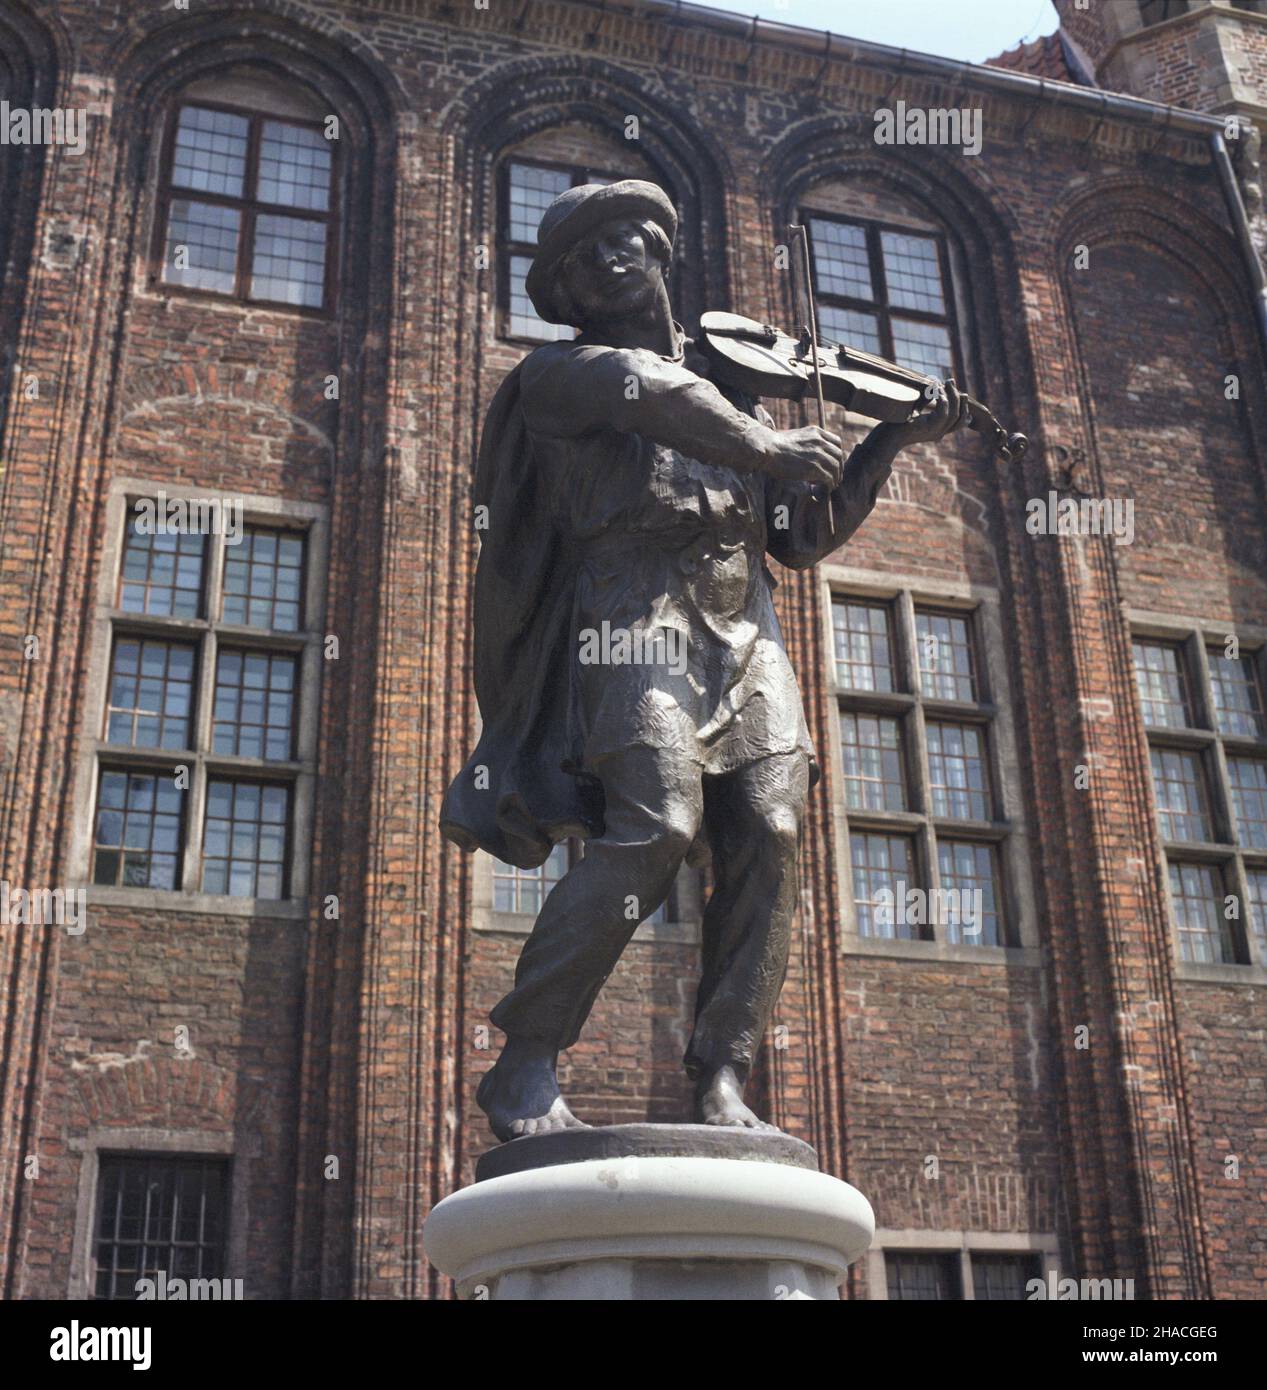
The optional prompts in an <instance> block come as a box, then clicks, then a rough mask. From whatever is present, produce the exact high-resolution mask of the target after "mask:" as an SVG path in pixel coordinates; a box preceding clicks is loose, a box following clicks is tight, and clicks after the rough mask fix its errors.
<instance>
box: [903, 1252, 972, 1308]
mask: <svg viewBox="0 0 1267 1390" xmlns="http://www.w3.org/2000/svg"><path fill="white" fill-rule="evenodd" d="M884 1273H885V1278H886V1281H887V1283H888V1294H889V1298H890V1299H893V1300H899V1299H900V1300H903V1301H909V1302H917V1303H933V1302H942V1301H946V1300H953V1299H960V1298H962V1297H963V1285H962V1281H961V1280H960V1277H959V1256H958V1255H953V1254H952V1255H934V1254H928V1255H925V1254H905V1253H902V1254H899V1253H897V1252H895V1251H885V1255H884Z"/></svg>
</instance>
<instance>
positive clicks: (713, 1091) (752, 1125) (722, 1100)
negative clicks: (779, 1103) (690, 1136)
mask: <svg viewBox="0 0 1267 1390" xmlns="http://www.w3.org/2000/svg"><path fill="white" fill-rule="evenodd" d="M695 1118H696V1120H698V1122H699V1123H700V1124H702V1125H726V1126H729V1127H730V1128H733V1129H760V1130H764V1131H765V1132H766V1133H768V1134H777V1133H778V1132H779V1131H778V1127H777V1126H776V1125H768V1124H766V1122H765V1121H764V1120H759V1119H757V1117H756V1115H754V1114H753V1112H752V1111H751V1110H749V1109H748V1107H747V1106H746V1105H745V1104H744V1103H743V1085H742V1084H741V1082H740V1080H739V1078H738V1076H736V1075H735V1069H734V1067H719V1068H718V1070H717V1071H715V1072H712V1073H711V1074H709V1075H706V1076H703V1077H701V1078H700V1082H699V1085H698V1087H697V1088H696V1091H695Z"/></svg>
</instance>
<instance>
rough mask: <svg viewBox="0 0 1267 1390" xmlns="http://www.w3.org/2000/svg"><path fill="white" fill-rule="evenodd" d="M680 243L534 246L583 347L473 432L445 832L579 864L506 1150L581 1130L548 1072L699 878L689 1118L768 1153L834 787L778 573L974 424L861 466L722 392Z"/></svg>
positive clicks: (546, 949) (569, 208)
mask: <svg viewBox="0 0 1267 1390" xmlns="http://www.w3.org/2000/svg"><path fill="white" fill-rule="evenodd" d="M676 230H677V216H676V214H675V212H674V209H673V207H672V205H671V204H670V202H669V200H668V198H667V196H666V195H665V193H664V192H663V190H661V189H660V188H658V187H656V186H655V185H654V184H650V183H645V182H641V181H638V180H626V181H624V182H621V183H615V184H610V185H606V186H602V185H594V184H590V185H586V186H584V187H580V188H573V189H570V190H568V191H567V192H565V193H563V194H561V195H560V196H559V197H558V198H557V199H556V200H555V201H554V202H553V203H552V204H551V206H550V207H549V208H548V209H547V211H546V213H545V215H544V217H543V218H542V221H541V229H540V236H539V244H538V248H537V253H536V257H535V259H534V261H533V264H532V268H531V271H530V273H529V276H528V282H527V288H528V293H529V295H530V297H531V299H532V302H533V304H534V305H535V307H536V309H537V312H538V313H539V314H540V315H541V317H542V318H544V319H545V320H547V321H548V322H551V323H560V324H570V325H572V326H574V327H575V328H577V329H579V330H580V334H579V336H578V337H577V338H576V339H574V340H572V341H562V342H556V343H550V344H547V345H545V346H542V347H539V348H537V349H536V350H535V351H534V352H532V353H531V354H530V355H529V356H528V357H527V358H526V359H525V360H524V361H523V362H522V363H521V364H520V365H519V366H518V367H517V368H515V370H514V371H512V372H511V373H510V375H509V376H508V377H507V378H506V380H505V382H504V383H503V384H502V386H501V389H500V390H499V391H498V393H497V395H496V397H495V399H494V400H493V402H492V405H491V407H490V409H489V412H488V416H487V419H486V421H485V424H484V433H483V437H482V440H481V446H480V454H479V461H478V464H477V468H476V478H475V488H474V499H475V507H476V513H475V515H476V525H477V527H479V528H480V536H481V541H482V548H481V552H480V558H479V566H478V570H477V573H476V580H475V683H476V694H477V697H478V699H479V704H480V710H481V713H482V716H483V721H484V725H483V731H482V735H481V737H480V740H479V745H478V747H477V748H476V750H475V752H474V754H473V755H472V757H471V758H470V760H469V761H468V762H467V764H466V766H465V767H464V768H463V770H462V772H461V773H460V774H459V776H458V777H457V778H456V779H455V780H454V782H453V784H452V786H451V787H450V788H449V791H448V794H447V796H446V798H445V803H444V807H443V810H442V814H441V823H442V829H443V831H444V833H445V834H446V835H447V836H448V837H449V838H450V839H452V840H455V841H456V842H457V843H459V844H460V845H462V846H463V847H464V848H466V849H474V848H476V847H477V846H478V847H481V848H483V849H485V850H487V851H488V852H489V853H490V854H493V855H495V856H496V857H497V858H499V859H501V860H504V861H506V862H508V863H511V864H516V865H519V866H521V867H524V868H528V867H532V866H535V865H539V864H541V863H542V862H544V860H545V859H546V857H547V856H548V855H549V853H550V851H551V848H552V847H553V845H554V844H556V843H557V842H558V841H560V840H562V839H564V838H565V837H568V836H581V837H583V838H584V840H585V853H584V855H583V857H582V858H581V859H580V860H579V862H577V863H576V864H575V865H574V866H573V867H572V868H571V869H570V870H569V871H568V873H567V874H566V876H565V877H564V878H563V879H562V881H561V882H560V883H559V884H558V885H557V886H556V887H555V888H554V890H553V891H552V892H551V893H550V895H549V897H548V898H547V900H546V903H545V906H544V907H543V908H542V910H541V913H540V915H539V916H538V918H537V921H536V924H535V926H534V928H533V931H532V934H531V935H530V936H529V938H528V940H527V942H526V943H525V945H524V948H523V952H522V954H521V956H520V959H519V964H518V967H517V969H516V971H515V984H514V988H513V989H512V990H511V992H510V993H509V994H508V995H507V996H506V997H505V998H504V999H503V1000H502V1001H501V1002H500V1003H499V1004H498V1005H497V1007H496V1008H495V1009H494V1010H493V1013H492V1020H493V1022H494V1023H495V1024H496V1025H497V1026H498V1027H499V1028H501V1029H503V1030H504V1031H505V1033H506V1044H505V1047H504V1048H503V1050H502V1053H501V1055H500V1057H499V1058H498V1060H497V1063H496V1065H495V1066H494V1067H493V1068H492V1070H491V1071H489V1072H488V1073H487V1074H486V1075H485V1076H484V1078H483V1080H482V1082H481V1084H480V1087H479V1095H478V1099H479V1103H480V1105H481V1107H482V1108H483V1110H484V1112H485V1113H486V1114H487V1116H488V1119H489V1124H490V1125H491V1127H492V1129H493V1132H494V1133H495V1134H496V1135H497V1137H498V1138H499V1139H502V1140H507V1139H512V1138H515V1137H517V1136H520V1135H526V1134H540V1133H543V1132H545V1131H548V1130H554V1129H562V1128H569V1127H573V1126H579V1125H580V1124H581V1121H579V1120H578V1119H577V1118H576V1117H575V1116H574V1115H573V1114H572V1112H571V1111H570V1110H569V1109H568V1106H567V1104H566V1102H565V1101H564V1099H563V1097H562V1096H561V1095H560V1093H559V1087H558V1082H557V1079H556V1068H557V1062H558V1054H559V1052H560V1051H562V1050H564V1049H566V1048H568V1047H571V1046H572V1044H573V1043H574V1042H575V1041H576V1040H577V1037H578V1036H579V1034H580V1031H581V1028H582V1026H583V1024H584V1022H585V1019H586V1017H587V1016H588V1014H589V1011H590V1009H591V1007H592V1005H593V1003H594V999H595V997H596V995H597V994H598V991H599V989H600V988H601V987H602V985H603V982H604V981H605V980H606V979H607V977H608V975H609V974H610V973H611V971H612V969H613V968H614V966H615V964H616V962H617V960H618V959H619V957H620V954H621V952H622V951H623V950H624V948H625V946H626V944H627V943H628V941H629V939H630V937H631V936H632V934H633V932H634V929H635V928H636V926H637V925H638V923H639V922H640V921H643V920H645V919H646V918H647V917H649V916H650V915H651V913H653V912H654V911H655V909H656V908H657V907H658V906H659V905H660V904H661V903H662V902H663V901H664V899H665V897H666V896H667V894H668V893H669V891H670V888H671V887H672V884H673V881H674V877H675V876H676V874H677V872H678V869H679V867H680V866H681V865H682V863H683V862H684V861H686V860H687V859H688V857H689V859H690V862H693V863H694V862H698V860H699V856H700V855H701V854H703V853H705V852H707V853H710V854H711V859H712V866H713V880H714V888H713V892H712V895H711V897H710V899H709V902H708V905H707V907H706V909H705V912H704V920H703V928H702V930H703V972H702V978H701V980H700V985H699V993H698V998H697V1003H696V1010H695V1028H694V1033H693V1036H692V1038H691V1041H690V1046H689V1047H688V1049H687V1053H686V1058H685V1063H686V1069H687V1072H688V1074H689V1075H690V1076H691V1077H692V1078H693V1079H694V1081H695V1083H696V1102H695V1104H696V1118H697V1119H698V1120H699V1121H701V1122H703V1123H706V1124H714V1125H734V1126H748V1127H751V1128H757V1129H769V1128H771V1126H768V1125H765V1124H763V1122H762V1121H761V1120H760V1119H758V1117H757V1116H756V1115H755V1114H754V1113H753V1112H752V1111H751V1110H750V1109H749V1108H748V1107H747V1106H746V1105H745V1104H744V1099H743V1092H744V1086H745V1084H746V1082H747V1079H748V1074H749V1072H750V1070H751V1067H752V1063H753V1058H754V1055H755V1052H756V1049H757V1047H758V1045H759V1043H760V1041H761V1037H762V1034H763V1032H764V1030H765V1028H766V1026H767V1024H768V1021H769V1018H770V1014H771V1012H772V1010H773V1008H774V1004H775V1001H776V999H777V998H778V994H779V990H780V988H781V987H782V984H783V978H784V974H785V972H786V969H787V959H788V949H789V942H790V931H791V923H792V918H793V914H794V912H795V908H796V900H797V892H798V886H797V855H798V845H799V836H800V827H801V818H802V815H803V811H804V807H805V802H806V798H807V795H808V792H809V789H810V787H811V786H812V785H813V784H814V782H815V781H816V780H817V777H818V768H817V764H816V762H815V755H814V749H813V746H812V744H811V742H810V738H809V733H808V731H807V729H806V725H805V717H804V714H803V711H802V707H801V696H800V691H799V689H798V688H797V684H796V678H795V676H794V674H793V672H792V667H791V665H790V663H789V661H788V657H787V653H786V651H785V650H784V645H783V638H782V635H781V633H780V631H779V624H778V620H777V618H776V617H775V612H774V605H773V602H772V598H771V592H772V585H773V580H772V578H771V577H770V574H769V571H768V569H767V568H766V562H765V557H766V555H767V553H768V554H769V555H772V556H773V557H774V558H775V559H776V560H777V561H779V563H780V564H783V565H787V566H789V567H791V568H794V569H802V568H805V567H807V566H810V565H813V564H814V563H815V562H817V561H818V560H820V559H822V558H823V557H824V556H825V555H827V554H829V553H830V552H831V551H832V550H834V549H835V548H836V546H838V545H839V544H840V543H841V542H843V541H844V540H846V539H847V538H848V537H849V536H850V535H851V534H852V533H853V532H854V531H855V530H856V529H857V528H858V527H859V526H860V525H861V524H862V522H863V520H864V519H865V518H866V517H867V515H868V514H869V513H870V511H871V509H872V507H873V506H874V505H875V499H876V492H877V490H878V489H879V487H880V485H881V484H882V483H883V482H884V481H885V480H886V479H887V478H888V476H889V472H890V469H891V468H892V465H893V460H894V458H895V457H896V455H897V453H898V451H899V450H900V449H902V448H904V447H905V446H906V445H908V444H911V443H915V442H917V441H925V440H936V439H939V438H941V436H942V435H944V434H946V433H947V432H948V431H950V430H952V429H954V428H955V427H956V426H957V425H959V424H960V423H962V422H964V417H965V415H966V407H965V406H964V404H963V403H962V402H961V398H960V395H959V392H958V391H957V390H956V388H955V386H954V384H953V383H951V382H947V383H946V384H945V388H944V391H941V392H939V393H938V396H937V399H936V400H935V401H934V402H932V403H931V407H930V408H929V409H927V410H926V411H924V412H922V413H913V418H910V419H908V420H905V421H903V422H901V423H882V424H880V425H877V426H876V428H874V429H873V430H872V431H871V432H870V434H869V435H868V436H867V437H866V439H864V440H863V441H862V443H860V444H859V445H858V446H857V448H855V449H854V450H853V452H852V453H851V454H850V456H849V459H848V462H846V461H845V459H844V455H843V451H842V448H841V443H840V441H839V439H838V438H837V437H836V436H835V435H833V434H830V433H828V432H827V431H826V430H825V429H823V428H821V427H820V426H808V427H805V428H801V429H792V430H777V429H774V428H772V422H771V421H770V417H769V416H768V415H765V414H764V412H761V411H760V409H759V407H758V406H757V405H756V404H755V402H754V401H753V400H752V399H751V398H750V397H748V396H745V395H744V394H743V393H742V392H740V391H738V390H737V389H734V388H732V387H719V386H718V385H717V384H715V382H714V381H712V380H709V372H710V366H709V363H708V362H707V361H706V360H705V359H704V358H703V357H702V356H701V355H700V354H699V353H697V352H696V351H695V349H694V345H693V344H692V343H691V342H690V341H689V340H688V339H687V338H686V337H685V335H684V333H683V331H682V329H681V327H680V326H679V325H678V324H677V323H676V322H675V321H674V319H673V316H672V313H671V311H670V306H669V296H668V290H667V288H666V284H665V280H666V275H667V271H668V267H669V263H670V258H671V255H672V245H673V238H674V236H675V234H676Z"/></svg>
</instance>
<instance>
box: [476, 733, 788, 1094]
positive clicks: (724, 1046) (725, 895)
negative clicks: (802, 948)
mask: <svg viewBox="0 0 1267 1390" xmlns="http://www.w3.org/2000/svg"><path fill="white" fill-rule="evenodd" d="M593 772H594V775H596V776H597V777H598V778H599V780H600V781H601V783H602V786H603V792H604V796H605V800H606V814H605V818H604V830H603V834H602V835H601V836H599V837H597V838H594V839H590V840H588V841H587V842H586V846H585V854H584V856H583V857H582V858H581V859H580V860H579V861H578V862H577V863H575V864H574V865H573V866H572V868H571V869H569V870H568V872H567V873H566V874H565V875H564V877H563V878H562V879H561V880H560V881H559V882H558V883H557V884H556V885H555V887H554V889H553V890H552V891H551V893H550V895H549V897H547V899H546V901H545V904H544V906H543V907H542V909H541V912H540V914H539V915H538V917H537V920H536V922H535V924H534V925H533V929H532V932H531V934H530V935H529V937H528V939H527V941H526V942H525V943H524V948H523V951H522V952H521V953H520V957H519V962H518V965H517V966H516V968H515V983H514V988H513V989H512V990H511V991H510V993H509V994H507V995H506V996H505V998H503V999H502V1000H501V1001H500V1003H498V1004H497V1006H496V1007H495V1008H494V1009H493V1012H492V1014H491V1015H490V1017H491V1018H492V1021H493V1023H494V1024H495V1025H496V1026H497V1027H498V1028H501V1029H502V1030H503V1031H504V1032H505V1033H506V1034H507V1035H508V1036H510V1037H519V1038H532V1039H535V1040H537V1041H542V1042H548V1043H552V1044H554V1045H555V1046H557V1047H558V1048H559V1050H560V1051H562V1050H563V1049H565V1048H568V1047H571V1046H572V1044H573V1043H575V1042H576V1040H577V1038H578V1037H579V1036H580V1032H581V1029H582V1027H583V1026H584V1024H585V1020H586V1018H588V1016H589V1013H590V1010H591V1009H592V1008H593V1005H594V1000H595V998H596V997H597V995H598V992H599V990H600V989H601V988H602V987H603V984H604V983H605V981H606V980H607V978H608V976H609V975H610V974H611V972H612V970H613V969H614V968H615V966H616V962H617V961H618V960H619V959H620V956H621V953H622V952H623V951H624V949H625V947H626V946H627V945H628V943H629V940H630V938H631V937H632V936H633V933H634V931H635V929H636V928H637V926H638V923H639V922H641V921H644V920H645V919H646V918H647V917H649V916H650V915H651V914H652V913H653V912H654V911H655V910H656V908H658V907H659V906H660V904H661V903H662V902H664V900H665V898H666V897H667V896H668V894H669V890H670V889H671V888H672V886H673V880H674V878H675V877H676V875H677V872H678V869H679V868H680V867H681V865H682V861H683V860H684V858H685V857H686V854H687V852H688V851H689V849H690V848H691V846H692V844H693V843H694V841H695V839H696V837H697V835H698V834H699V832H700V830H701V828H702V829H703V831H704V833H705V835H706V836H707V839H708V842H709V846H710V848H711V851H712V862H713V885H714V886H713V891H712V894H711V896H710V897H709V901H708V905H707V907H706V908H705V910H704V917H703V923H702V961H701V965H702V969H701V975H700V983H699V989H698V992H697V996H696V1006H695V1025H694V1030H693V1033H692V1036H691V1041H690V1044H689V1046H688V1048H687V1051H686V1056H685V1059H684V1060H685V1063H686V1070H687V1072H688V1074H689V1075H691V1076H692V1077H698V1076H700V1075H701V1074H709V1073H711V1072H713V1071H716V1070H717V1069H718V1068H719V1067H721V1066H725V1065H730V1066H733V1067H734V1068H735V1070H736V1073H737V1074H738V1075H739V1076H740V1078H741V1079H746V1077H747V1075H748V1072H749V1071H750V1070H751V1068H752V1063H753V1059H754V1057H755V1055H756V1051H757V1048H758V1047H759V1046H760V1043H761V1039H762V1036H763V1034H764V1033H765V1029H766V1027H767V1025H768V1023H769V1019H770V1015H771V1012H772V1011H773V1009H774V1005H775V1002H776V1001H777V999H778V996H779V991H780V989H781V988H782V986H783V979H784V976H785V975H786V973H787V962H788V951H789V947H790V944H791V929H792V919H793V916H794V914H795V911H796V901H797V891H798V889H797V858H798V854H799V849H800V835H801V823H802V819H803V816H804V810H805V802H806V799H807V796H808V792H809V763H808V759H807V757H806V755H805V754H804V753H802V752H793V753H780V754H773V755H771V756H768V757H764V758H760V759H758V760H756V761H754V762H751V763H748V764H747V765H745V766H743V767H741V768H739V769H737V770H735V771H733V772H727V773H724V774H716V775H706V774H704V773H702V771H701V769H700V767H699V765H698V763H696V762H695V761H694V760H692V759H691V758H689V757H688V756H687V755H686V754H685V753H679V752H676V751H675V750H672V749H664V748H649V747H645V746H637V747H633V748H626V749H623V750H621V751H620V752H618V753H613V754H610V755H608V756H607V757H605V758H603V759H601V760H600V761H599V762H598V763H597V764H596V765H595V766H594V768H593Z"/></svg>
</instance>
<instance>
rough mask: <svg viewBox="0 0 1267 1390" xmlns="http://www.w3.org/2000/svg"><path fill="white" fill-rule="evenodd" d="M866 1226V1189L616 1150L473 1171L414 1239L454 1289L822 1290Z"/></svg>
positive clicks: (618, 1295)
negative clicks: (515, 1168) (500, 1173)
mask: <svg viewBox="0 0 1267 1390" xmlns="http://www.w3.org/2000/svg"><path fill="white" fill-rule="evenodd" d="M874 1234H875V1217H874V1214H873V1213H872V1211H871V1205H870V1203H869V1202H868V1201H867V1199H866V1198H865V1197H864V1196H863V1195H862V1193H860V1192H859V1191H858V1190H857V1189H856V1188H853V1187H850V1186H849V1184H848V1183H844V1182H841V1181H840V1180H839V1179H837V1178H832V1177H828V1176H827V1175H826V1174H825V1173H816V1172H813V1171H812V1170H810V1169H807V1168H797V1167H793V1166H790V1165H788V1164H783V1163H762V1162H757V1161H753V1160H743V1159H729V1158H691V1157H673V1158H666V1157H625V1158H614V1159H593V1160H589V1161H586V1162H582V1163H565V1164H556V1165H554V1166H552V1167H547V1168H533V1169H530V1170H528V1171H526V1172H520V1173H509V1174H507V1175H506V1176H504V1177H498V1178H489V1179H487V1180H485V1181H484V1182H477V1183H475V1184H473V1185H472V1186H471V1187H466V1188H463V1189H462V1190H461V1191H460V1192H455V1193H454V1194H453V1195H452V1196H451V1197H446V1198H445V1199H444V1201H442V1202H440V1203H439V1204H438V1205H437V1206H436V1207H435V1208H434V1209H433V1210H432V1212H431V1214H430V1216H429V1217H428V1218H427V1222H426V1228H425V1231H424V1242H425V1245H426V1251H427V1255H428V1257H429V1258H430V1259H431V1262H432V1263H433V1264H434V1265H435V1266H436V1267H437V1268H438V1269H440V1270H441V1271H443V1273H445V1274H447V1275H449V1276H451V1277H452V1278H453V1279H454V1280H455V1281H456V1282H457V1285H458V1291H459V1294H460V1295H461V1297H463V1298H481V1299H482V1298H490V1299H491V1298H497V1299H522V1298H529V1299H834V1298H838V1297H839V1291H838V1286H839V1284H840V1281H841V1279H843V1277H844V1274H845V1270H846V1269H847V1268H848V1267H849V1265H851V1264H852V1263H853V1262H854V1261H855V1260H857V1259H859V1258H860V1257H861V1256H862V1255H863V1254H864V1253H865V1252H866V1250H867V1248H868V1246H869V1245H870V1244H871V1239H872V1237H873V1236H874Z"/></svg>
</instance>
